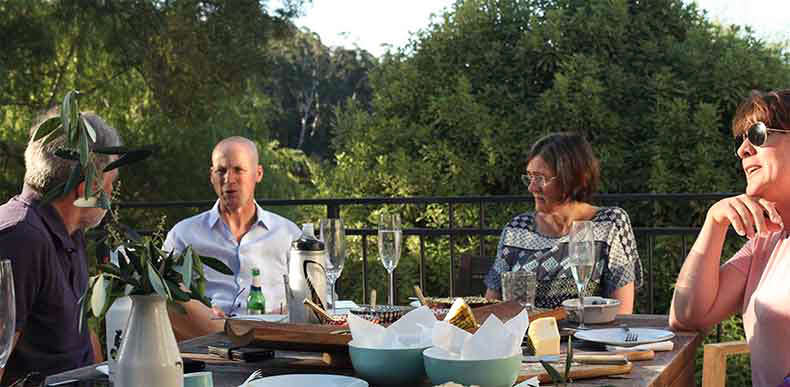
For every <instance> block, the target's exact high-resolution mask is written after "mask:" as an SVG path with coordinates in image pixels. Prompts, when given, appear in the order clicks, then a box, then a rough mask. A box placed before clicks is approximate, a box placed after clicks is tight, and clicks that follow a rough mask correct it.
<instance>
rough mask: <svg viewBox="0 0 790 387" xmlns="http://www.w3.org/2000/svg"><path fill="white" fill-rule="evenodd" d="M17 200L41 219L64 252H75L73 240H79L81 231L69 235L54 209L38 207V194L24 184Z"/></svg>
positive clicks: (39, 197) (47, 205)
mask: <svg viewBox="0 0 790 387" xmlns="http://www.w3.org/2000/svg"><path fill="white" fill-rule="evenodd" d="M17 199H18V200H19V201H21V202H23V203H25V204H26V205H28V206H29V207H30V208H32V209H33V211H35V212H36V214H38V216H40V217H41V219H42V220H43V221H44V224H45V225H46V226H47V228H48V229H49V231H50V232H51V233H52V235H54V236H55V239H56V240H57V241H58V242H60V245H61V246H63V249H65V250H66V251H75V250H76V249H77V245H76V244H75V243H74V240H75V239H77V238H81V236H82V231H81V230H77V232H75V233H74V235H69V233H68V231H67V230H66V225H65V224H64V223H63V219H62V218H61V217H60V214H59V213H58V212H57V210H55V207H53V206H52V205H51V204H45V205H40V200H41V194H40V193H38V192H36V191H35V190H34V189H33V188H32V187H30V186H28V185H27V184H25V185H23V187H22V193H21V194H20V195H19V196H17Z"/></svg>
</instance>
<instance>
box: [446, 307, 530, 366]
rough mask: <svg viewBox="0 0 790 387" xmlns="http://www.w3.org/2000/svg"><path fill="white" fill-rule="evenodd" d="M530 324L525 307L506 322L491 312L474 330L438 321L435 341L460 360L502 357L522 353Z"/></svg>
mask: <svg viewBox="0 0 790 387" xmlns="http://www.w3.org/2000/svg"><path fill="white" fill-rule="evenodd" d="M528 327H529V315H528V314H527V311H526V310H522V311H521V313H519V314H518V315H517V316H516V317H514V318H512V319H510V320H509V321H508V322H506V323H502V320H500V319H499V318H497V317H496V316H495V315H493V314H492V315H490V316H488V318H487V319H486V320H485V322H483V325H481V326H480V328H478V329H477V331H476V332H475V333H474V334H470V333H469V332H467V331H465V330H463V329H460V328H457V327H455V326H453V325H451V324H449V323H447V322H445V321H439V322H437V323H436V326H435V327H434V329H433V345H434V347H439V348H441V349H442V350H444V351H445V352H446V353H447V354H448V356H450V357H457V358H459V359H461V360H484V359H500V358H503V357H509V356H513V355H516V354H520V353H521V342H522V340H523V338H524V334H525V333H526V332H527V328H528Z"/></svg>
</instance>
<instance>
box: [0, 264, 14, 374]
mask: <svg viewBox="0 0 790 387" xmlns="http://www.w3.org/2000/svg"><path fill="white" fill-rule="evenodd" d="M15 324H16V301H15V299H14V274H13V272H12V270H11V261H9V260H2V261H0V368H4V367H5V364H6V362H7V361H8V357H9V356H10V355H11V348H12V347H13V346H14V325H15Z"/></svg>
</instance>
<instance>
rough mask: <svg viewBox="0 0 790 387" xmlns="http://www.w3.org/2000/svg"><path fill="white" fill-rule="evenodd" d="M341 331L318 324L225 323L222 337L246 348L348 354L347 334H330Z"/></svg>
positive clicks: (335, 327) (238, 321) (230, 321)
mask: <svg viewBox="0 0 790 387" xmlns="http://www.w3.org/2000/svg"><path fill="white" fill-rule="evenodd" d="M341 329H343V328H341V327H338V326H334V325H321V324H290V323H285V324H283V323H270V322H265V321H242V320H227V321H226V322H225V334H227V335H228V337H229V338H230V340H231V342H232V343H233V344H234V345H237V346H243V345H249V344H250V343H252V342H255V345H256V346H259V347H266V348H271V349H280V350H288V351H305V352H342V353H348V342H349V341H351V335H348V334H334V333H332V332H336V331H338V330H341Z"/></svg>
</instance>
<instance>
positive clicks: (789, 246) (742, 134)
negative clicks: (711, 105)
mask: <svg viewBox="0 0 790 387" xmlns="http://www.w3.org/2000/svg"><path fill="white" fill-rule="evenodd" d="M788 132H790V90H781V91H775V92H769V93H756V92H755V93H753V94H752V95H751V96H749V97H748V98H747V99H746V100H745V101H744V102H743V103H741V105H740V106H739V107H738V109H737V110H736V112H735V117H734V118H733V123H732V133H733V135H734V136H735V138H736V141H737V144H738V148H737V152H736V153H737V155H738V158H740V159H741V167H742V168H743V172H744V174H745V175H746V183H747V185H746V192H745V193H743V194H741V195H738V196H735V197H730V198H726V199H723V200H720V201H718V202H716V203H715V204H714V205H713V206H711V207H710V208H709V209H708V212H707V215H706V217H705V223H704V224H703V226H702V229H701V230H700V233H699V235H698V236H697V240H696V241H695V242H694V246H693V247H692V248H691V250H690V252H689V254H688V256H687V257H686V260H685V262H684V263H683V267H682V268H681V270H680V274H679V275H678V280H677V283H676V284H675V294H674V297H673V299H672V307H671V309H670V315H669V321H670V325H671V326H672V327H673V328H676V329H687V330H689V329H693V330H700V331H704V330H707V329H709V328H711V327H712V326H714V325H715V324H717V323H719V322H720V321H722V320H724V319H725V318H727V317H729V316H731V315H733V314H736V313H738V314H741V315H743V327H744V330H745V332H746V340H747V341H748V343H749V349H750V352H751V363H752V383H753V385H754V386H777V385H780V384H781V383H782V380H783V378H784V377H785V376H787V375H788V374H790V350H789V349H790V335H788V327H790V280H789V279H790V239H788V236H790V233H788V231H787V229H785V228H784V218H785V217H788V222H790V134H788ZM789 224H790V223H789ZM730 226H732V228H733V229H735V232H736V233H738V235H741V236H745V237H746V238H747V241H746V243H744V244H743V246H742V247H741V248H740V250H738V252H736V253H735V255H733V256H732V257H731V258H730V259H729V260H727V261H726V262H725V263H724V264H721V255H722V247H723V245H724V240H725V237H726V235H727V230H728V228H729V227H730Z"/></svg>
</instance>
